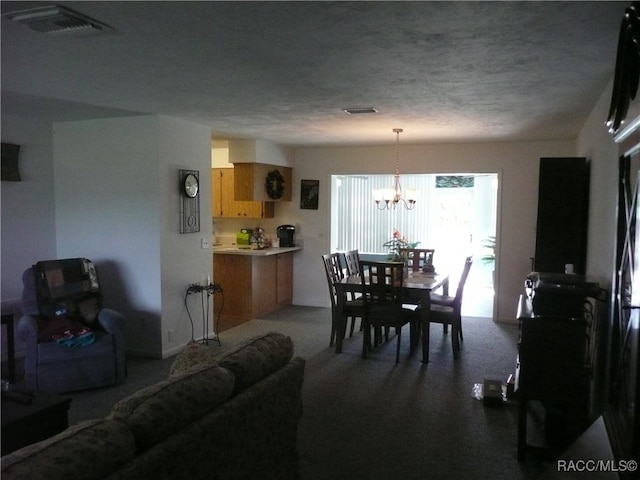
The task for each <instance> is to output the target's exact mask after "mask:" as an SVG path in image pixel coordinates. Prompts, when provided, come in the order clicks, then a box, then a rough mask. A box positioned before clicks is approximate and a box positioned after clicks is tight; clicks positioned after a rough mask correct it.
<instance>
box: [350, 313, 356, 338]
mask: <svg viewBox="0 0 640 480" xmlns="http://www.w3.org/2000/svg"><path fill="white" fill-rule="evenodd" d="M355 325H356V317H351V328H350V329H349V337H353V329H354V327H355Z"/></svg>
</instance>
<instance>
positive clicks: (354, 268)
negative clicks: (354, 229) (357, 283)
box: [344, 250, 360, 277]
mask: <svg viewBox="0 0 640 480" xmlns="http://www.w3.org/2000/svg"><path fill="white" fill-rule="evenodd" d="M344 269H345V273H346V274H347V275H348V276H350V277H352V276H357V275H360V255H359V253H358V250H348V251H346V252H344Z"/></svg>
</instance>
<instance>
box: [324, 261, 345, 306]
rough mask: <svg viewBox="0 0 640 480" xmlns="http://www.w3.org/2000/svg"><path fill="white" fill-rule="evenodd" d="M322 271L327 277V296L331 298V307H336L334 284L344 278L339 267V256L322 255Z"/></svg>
mask: <svg viewBox="0 0 640 480" xmlns="http://www.w3.org/2000/svg"><path fill="white" fill-rule="evenodd" d="M322 261H323V263H324V270H325V273H326V275H327V283H328V285H329V294H330V296H331V307H333V308H335V306H336V287H335V284H336V283H337V282H339V281H340V280H342V279H343V278H344V273H343V271H342V267H341V266H340V254H339V253H328V254H326V255H322Z"/></svg>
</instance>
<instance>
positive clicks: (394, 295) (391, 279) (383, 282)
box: [360, 260, 420, 363]
mask: <svg viewBox="0 0 640 480" xmlns="http://www.w3.org/2000/svg"><path fill="white" fill-rule="evenodd" d="M360 268H361V275H360V279H361V282H362V293H363V295H362V298H363V300H364V317H363V318H362V322H363V329H364V335H363V340H362V358H366V357H367V351H369V350H370V349H371V329H372V328H374V329H381V328H383V327H384V328H387V329H389V328H394V329H395V332H396V336H397V345H396V363H398V362H399V361H400V344H401V334H402V327H403V326H405V325H406V324H410V344H411V350H412V351H413V349H414V348H415V346H416V345H417V343H418V327H419V319H420V316H419V313H418V312H416V311H415V310H413V309H409V308H403V303H402V281H403V276H404V275H403V273H404V264H402V263H399V262H372V261H364V260H361V261H360Z"/></svg>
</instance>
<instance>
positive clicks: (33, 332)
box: [17, 315, 38, 344]
mask: <svg viewBox="0 0 640 480" xmlns="http://www.w3.org/2000/svg"><path fill="white" fill-rule="evenodd" d="M17 334H18V338H19V339H20V341H21V342H24V343H30V342H32V343H35V344H37V343H38V320H37V319H36V317H35V316H33V315H23V316H22V317H20V320H19V321H18V329H17Z"/></svg>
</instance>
